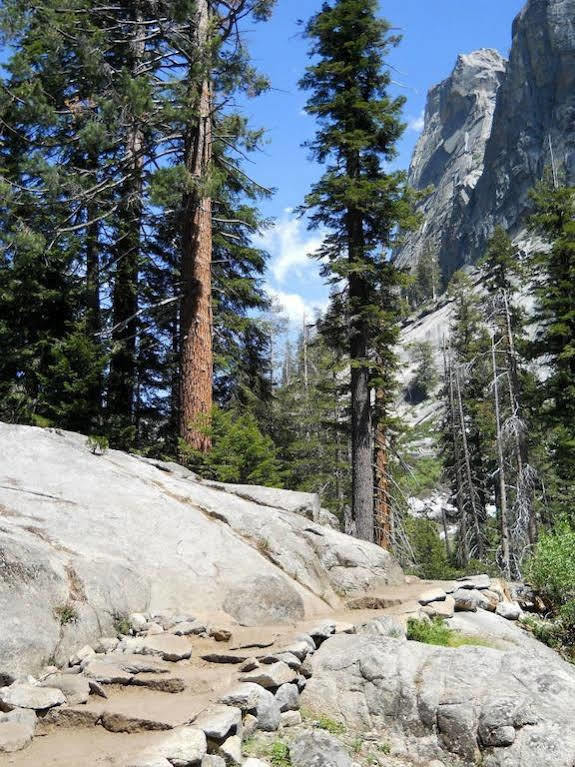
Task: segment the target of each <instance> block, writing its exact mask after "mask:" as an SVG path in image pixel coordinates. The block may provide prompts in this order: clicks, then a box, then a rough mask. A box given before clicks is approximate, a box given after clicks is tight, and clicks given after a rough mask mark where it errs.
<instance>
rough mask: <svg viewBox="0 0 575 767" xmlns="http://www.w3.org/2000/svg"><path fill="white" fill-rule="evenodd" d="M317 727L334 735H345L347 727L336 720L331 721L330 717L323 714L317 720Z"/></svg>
mask: <svg viewBox="0 0 575 767" xmlns="http://www.w3.org/2000/svg"><path fill="white" fill-rule="evenodd" d="M316 726H317V727H319V729H320V730H326V731H327V732H330V733H331V734H332V735H343V733H344V732H345V725H344V724H342V723H341V722H336V721H335V719H330V717H329V716H324V715H323V714H322V715H321V716H319V717H318V718H317V722H316Z"/></svg>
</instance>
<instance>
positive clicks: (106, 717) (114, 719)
mask: <svg viewBox="0 0 575 767" xmlns="http://www.w3.org/2000/svg"><path fill="white" fill-rule="evenodd" d="M100 721H101V724H102V727H103V728H104V729H105V730H108V732H126V733H128V734H130V735H131V734H133V733H135V732H149V731H152V732H153V731H157V730H171V729H172V726H171V725H170V724H167V722H162V721H159V720H155V719H145V718H141V717H137V716H130V715H129V714H123V713H121V712H119V711H104V712H103V713H102V717H101V720H100Z"/></svg>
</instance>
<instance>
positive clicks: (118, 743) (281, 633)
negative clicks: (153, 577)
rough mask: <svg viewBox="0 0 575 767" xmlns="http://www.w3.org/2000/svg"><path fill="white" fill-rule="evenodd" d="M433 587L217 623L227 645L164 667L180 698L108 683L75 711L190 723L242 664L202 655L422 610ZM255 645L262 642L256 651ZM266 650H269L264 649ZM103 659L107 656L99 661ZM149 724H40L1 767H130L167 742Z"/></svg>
mask: <svg viewBox="0 0 575 767" xmlns="http://www.w3.org/2000/svg"><path fill="white" fill-rule="evenodd" d="M429 585H430V584H429V583H425V582H418V583H415V584H411V585H407V584H406V585H403V586H394V587H389V588H388V589H386V590H385V591H383V592H381V593H379V594H377V595H371V597H370V599H371V600H372V603H373V604H379V605H381V604H386V603H389V604H390V605H391V606H390V607H387V608H382V607H378V608H377V609H355V610H350V609H346V608H344V609H341V610H335V611H334V610H331V611H330V610H328V609H326V611H325V614H323V615H320V616H317V615H316V616H314V617H313V618H308V619H306V620H304V621H301V622H299V623H296V624H291V625H278V626H258V627H249V628H248V627H243V626H238V625H237V624H234V623H231V622H228V623H227V625H226V624H224V623H223V622H222V621H218V626H222V628H228V629H229V630H230V631H231V632H232V638H231V639H230V640H229V641H228V642H216V641H214V640H213V639H207V638H201V637H198V636H192V637H188V638H187V640H188V641H189V643H190V645H191V646H192V657H191V659H190V660H185V661H179V662H177V663H170V662H165V663H164V665H165V667H166V668H167V669H168V674H166V676H173V677H178V678H181V679H182V680H183V682H184V684H185V689H184V690H183V691H182V692H179V693H169V692H161V691H157V690H150V689H147V688H145V687H139V686H135V685H128V686H120V685H106V688H105V690H106V693H107V695H108V699H107V700H105V699H103V698H101V697H97V696H94V695H92V696H90V699H89V701H88V703H87V704H85V705H83V706H77V707H74V708H76V709H77V710H81V711H82V712H94V713H95V714H97V713H98V712H100V711H107V712H113V713H117V714H120V715H123V716H124V717H128V718H130V719H131V720H146V721H148V722H156V723H158V725H164V726H165V727H174V726H177V725H181V724H185V723H188V722H190V720H191V719H193V718H194V717H195V715H196V714H197V713H199V711H200V710H201V709H203V708H205V707H206V706H207V705H209V704H210V703H214V702H216V701H217V700H218V698H219V697H220V696H221V695H222V694H223V693H224V692H225V691H227V690H229V689H230V687H232V686H233V685H234V684H235V683H236V682H237V679H238V674H239V673H240V672H239V666H238V664H235V663H232V662H225V663H219V662H211V661H207V660H203V659H202V656H206V655H209V654H212V653H213V654H219V655H229V656H232V657H233V656H235V658H242V659H243V658H247V657H255V656H258V655H260V656H261V655H265V654H267V653H268V652H270V653H271V652H273V651H274V650H279V649H281V648H282V647H285V646H287V645H289V644H290V642H291V641H292V640H293V639H294V638H295V636H296V635H297V634H299V633H303V632H305V631H306V630H310V629H312V628H313V627H314V626H317V625H318V623H321V621H322V619H323V620H325V619H329V620H331V621H337V622H342V623H351V624H355V625H357V624H361V623H365V622H367V621H369V620H371V619H372V618H374V617H376V616H378V615H405V616H408V615H409V614H410V613H416V612H417V611H418V609H419V605H418V602H417V598H418V595H419V594H421V593H422V592H423V591H425V590H426V589H428V588H429ZM255 645H259V647H258V646H255ZM262 645H266V646H265V647H263V646H262ZM100 657H106V656H100ZM143 726H145V725H143V724H139V723H138V722H136V723H135V724H134V729H135V730H136V731H134V732H133V733H126V732H118V733H113V732H108V731H107V730H106V729H104V728H103V727H101V726H93V725H92V724H91V725H90V726H83V727H78V726H73V727H69V726H62V725H54V724H46V723H45V722H42V721H40V723H39V725H38V727H37V731H36V737H35V738H34V740H33V742H32V744H31V745H30V746H29V747H28V748H26V749H25V750H23V751H19V752H16V753H13V754H5V755H0V765H2V766H3V765H7V766H8V765H10V767H84V765H87V764H89V765H91V767H104V766H105V767H125V765H126V764H129V762H130V760H131V759H133V758H135V757H136V756H137V755H138V754H140V753H141V752H142V751H143V750H145V749H146V748H147V747H148V746H150V745H151V744H153V743H154V742H155V741H160V740H161V739H162V737H165V732H162V731H149V730H144V731H137V730H139V729H140V727H143Z"/></svg>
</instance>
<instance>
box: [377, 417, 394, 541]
mask: <svg viewBox="0 0 575 767" xmlns="http://www.w3.org/2000/svg"><path fill="white" fill-rule="evenodd" d="M375 482H376V490H375V536H376V537H375V541H376V543H377V544H378V545H379V546H381V547H382V549H386V550H387V551H391V548H392V545H393V512H392V508H391V499H390V493H389V460H388V450H387V435H386V429H385V427H384V426H383V424H381V423H378V425H377V428H376V431H375Z"/></svg>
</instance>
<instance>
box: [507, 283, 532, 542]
mask: <svg viewBox="0 0 575 767" xmlns="http://www.w3.org/2000/svg"><path fill="white" fill-rule="evenodd" d="M503 303H504V305H505V327H506V330H507V354H508V363H507V366H508V369H509V381H510V389H511V391H510V398H511V407H512V408H513V411H514V413H515V415H516V416H517V418H519V419H521V413H522V406H521V405H522V403H521V387H520V385H519V373H518V371H517V354H516V352H515V340H514V337H513V328H512V327H511V312H510V310H509V300H508V298H507V291H506V290H504V291H503ZM515 445H516V451H517V488H518V491H519V490H520V489H521V490H522V491H524V492H525V496H526V501H527V503H528V504H529V523H528V530H527V535H528V540H529V543H530V544H532V545H533V544H535V543H537V540H538V538H539V530H538V525H537V513H536V511H535V506H534V504H533V492H532V488H531V486H530V484H529V481H527V483H526V480H525V475H524V471H525V469H526V467H527V466H528V465H529V447H528V445H527V439H526V437H525V434H521V435H519V434H518V433H517V432H516V439H515Z"/></svg>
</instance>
